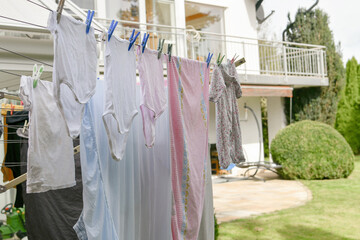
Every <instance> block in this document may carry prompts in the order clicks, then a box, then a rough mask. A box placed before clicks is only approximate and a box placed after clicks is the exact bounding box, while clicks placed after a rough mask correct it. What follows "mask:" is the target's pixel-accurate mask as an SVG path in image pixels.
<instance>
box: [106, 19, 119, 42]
mask: <svg viewBox="0 0 360 240" xmlns="http://www.w3.org/2000/svg"><path fill="white" fill-rule="evenodd" d="M117 24H118V21H116V22H115V20H112V21H111V24H110V27H109V30H108V41H110V38H111V36H112V34H113V32H114V30H115V28H116V26H117Z"/></svg>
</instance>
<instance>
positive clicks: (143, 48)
mask: <svg viewBox="0 0 360 240" xmlns="http://www.w3.org/2000/svg"><path fill="white" fill-rule="evenodd" d="M149 36H150V34H147V36H146V33H145V34H144V38H143V40H142V43H141V46H142V53H144V50H145V47H146V43H147V40H148V39H149Z"/></svg>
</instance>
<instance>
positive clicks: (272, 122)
mask: <svg viewBox="0 0 360 240" xmlns="http://www.w3.org/2000/svg"><path fill="white" fill-rule="evenodd" d="M267 109H268V112H267V113H268V134H269V147H270V146H271V145H270V144H271V141H272V140H273V139H274V137H275V136H276V134H277V133H278V132H279V131H280V130H281V129H283V128H284V127H286V117H285V113H284V102H283V99H282V98H281V97H268V98H267Z"/></svg>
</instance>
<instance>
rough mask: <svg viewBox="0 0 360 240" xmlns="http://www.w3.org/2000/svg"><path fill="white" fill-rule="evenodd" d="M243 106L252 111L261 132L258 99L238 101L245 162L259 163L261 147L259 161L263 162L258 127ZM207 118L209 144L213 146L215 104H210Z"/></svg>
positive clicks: (241, 99)
mask: <svg viewBox="0 0 360 240" xmlns="http://www.w3.org/2000/svg"><path fill="white" fill-rule="evenodd" d="M245 104H246V106H249V107H250V108H252V109H253V110H254V113H255V115H256V118H257V120H258V123H259V127H260V131H261V132H262V124H261V107H260V97H242V98H240V99H239V100H238V108H239V113H240V128H241V135H242V143H243V149H244V153H245V157H246V160H247V161H249V162H256V161H259V152H260V146H261V161H263V160H264V150H263V149H264V146H263V143H262V140H261V141H259V130H258V126H257V124H256V120H255V117H254V116H253V114H252V113H251V112H250V110H246V109H245V108H244V105H245ZM209 117H210V119H209V121H210V122H209V143H210V144H214V143H216V119H215V104H214V103H212V102H210V111H209Z"/></svg>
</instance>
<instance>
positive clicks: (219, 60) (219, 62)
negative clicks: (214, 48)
mask: <svg viewBox="0 0 360 240" xmlns="http://www.w3.org/2000/svg"><path fill="white" fill-rule="evenodd" d="M220 57H221V54H220V53H219V55H218V58H217V60H216V63H217V65H218V66H220V64H221V62H222V61H223V59H224V57H225V55H224V56H223V57H222V58H221V59H220Z"/></svg>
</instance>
